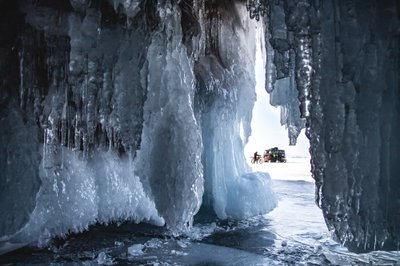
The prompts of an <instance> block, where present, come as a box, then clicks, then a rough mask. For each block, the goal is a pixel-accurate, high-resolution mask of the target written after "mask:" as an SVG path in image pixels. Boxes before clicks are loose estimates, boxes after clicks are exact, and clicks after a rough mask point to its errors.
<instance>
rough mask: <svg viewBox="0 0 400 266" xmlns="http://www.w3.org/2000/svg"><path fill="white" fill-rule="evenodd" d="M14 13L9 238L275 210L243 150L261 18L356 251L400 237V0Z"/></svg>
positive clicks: (323, 187) (342, 233) (94, 5)
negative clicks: (204, 213)
mask: <svg viewBox="0 0 400 266" xmlns="http://www.w3.org/2000/svg"><path fill="white" fill-rule="evenodd" d="M0 15H1V16H0V21H1V23H0V29H1V35H2V38H1V40H0V58H1V59H0V76H1V79H2V82H1V84H0V86H1V88H0V106H1V109H0V119H1V125H0V133H1V138H0V169H1V170H2V174H1V179H0V184H1V185H0V207H1V209H2V210H3V211H2V212H1V214H0V238H1V240H2V241H11V242H12V241H14V242H18V241H20V242H23V241H32V240H43V243H46V240H47V239H49V237H52V236H55V235H63V234H65V233H68V232H71V231H80V230H82V229H84V228H86V227H87V226H88V225H90V224H93V223H95V222H104V223H107V222H111V221H115V220H131V221H134V222H140V221H149V222H153V223H156V224H160V225H161V224H163V223H164V222H165V223H166V225H167V226H168V227H169V228H170V229H171V230H174V231H179V230H182V229H186V228H187V227H190V225H191V223H192V220H193V216H194V215H195V214H196V212H197V211H198V210H199V208H200V206H201V204H203V206H204V207H208V208H210V209H213V210H214V212H215V213H216V214H217V215H218V216H219V217H220V218H245V217H249V216H251V215H255V214H259V213H264V212H267V211H268V210H270V209H271V208H273V206H274V204H275V199H274V197H273V193H272V192H271V190H270V186H269V179H268V176H262V175H260V174H256V173H255V174H249V173H248V172H249V169H248V166H247V165H246V163H245V159H244V156H243V145H244V143H245V142H246V140H247V138H248V136H249V135H250V132H251V130H250V122H251V110H252V106H253V103H254V101H255V92H254V86H255V81H254V63H255V58H254V57H255V49H256V38H255V36H256V31H258V33H257V34H262V31H263V34H264V36H265V42H263V43H265V47H264V49H265V54H266V55H267V57H266V62H265V65H266V81H267V82H266V90H267V91H268V92H269V93H271V104H273V105H275V106H278V105H279V106H281V110H282V115H281V123H282V124H285V125H286V126H287V128H288V133H289V140H290V143H291V144H295V142H296V137H297V135H298V134H299V132H300V130H301V129H302V128H304V127H305V128H306V130H307V135H308V137H309V139H310V144H311V149H310V152H311V156H312V172H313V176H314V178H315V180H316V184H317V191H316V201H317V203H318V205H319V206H320V207H321V208H322V210H323V213H324V217H325V219H326V222H327V225H328V227H329V228H330V230H331V231H332V232H333V234H334V235H335V237H336V238H337V239H338V240H339V241H340V242H342V243H344V244H345V245H347V246H348V247H349V248H351V249H352V250H358V251H365V250H371V249H398V246H399V242H400V227H399V224H400V213H399V209H400V208H399V204H400V203H399V202H400V194H399V192H398V190H397V187H398V186H399V185H400V181H399V180H400V179H399V178H398V174H399V173H400V169H399V164H397V163H396V159H397V158H398V157H399V155H400V154H399V152H400V149H399V148H400V141H399V137H398V136H399V132H400V128H399V121H400V120H399V113H400V111H399V106H400V103H399V99H400V97H399V75H398V74H399V50H400V49H399V34H400V31H399V29H400V26H399V24H400V23H399V4H398V1H396V0H388V1H375V0H363V1H362V0H350V1H329V0H328V1H319V0H278V1H265V0H254V1H253V0H248V1H246V2H245V1H239V0H237V1H234V0H230V1H229V0H226V1H213V0H208V1H197V0H181V1H170V0H166V1H155V0H154V1H141V0H135V1H134V0H124V1H121V0H103V1H101V0H98V1H88V0H62V1H57V2H54V1H48V0H19V1H1V2H0ZM251 18H255V19H251ZM241 131H242V133H243V134H241ZM241 135H242V136H243V138H242V137H241ZM253 202H254V203H257V204H252V203H253ZM250 207H251V208H250ZM7 245H8V246H10V245H12V244H10V243H8V244H7Z"/></svg>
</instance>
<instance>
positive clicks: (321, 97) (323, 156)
mask: <svg viewBox="0 0 400 266" xmlns="http://www.w3.org/2000/svg"><path fill="white" fill-rule="evenodd" d="M273 2H274V3H272V2H270V4H269V5H268V9H269V12H268V14H269V15H268V17H266V18H264V21H265V22H266V23H267V24H268V25H269V27H268V33H267V34H266V36H268V37H267V41H269V45H268V46H267V54H268V55H270V56H271V57H270V59H269V60H268V62H267V72H266V77H267V78H268V79H269V80H270V82H269V84H267V88H266V89H267V90H268V91H269V92H271V91H272V92H271V93H272V95H271V96H272V97H271V98H272V104H279V105H281V106H283V107H282V108H284V110H285V112H284V113H287V115H283V117H284V118H285V120H286V124H287V126H288V127H289V134H290V132H291V130H293V129H294V130H293V133H294V134H293V135H292V136H291V139H292V138H294V137H295V136H296V134H295V133H297V132H298V129H299V125H302V123H299V119H298V118H299V116H298V115H297V114H296V115H295V119H291V118H292V116H291V115H292V114H293V113H297V112H298V111H294V110H292V109H293V108H298V106H300V113H301V117H302V118H304V119H305V120H306V129H307V136H308V138H309V139H310V146H311V148H310V152H311V158H312V160H311V163H312V173H313V177H314V179H315V181H316V185H317V186H316V187H317V190H316V202H317V204H318V205H319V206H320V207H321V208H322V210H323V214H324V217H325V220H326V223H327V225H328V227H329V229H330V230H331V231H332V232H333V235H334V236H335V238H336V239H337V240H339V241H340V242H341V243H343V244H344V245H346V246H347V247H349V248H350V249H351V250H354V251H368V250H373V249H394V250H396V249H397V250H398V248H399V244H400V226H399V225H400V213H399V206H400V194H399V192H398V189H397V188H398V187H399V185H400V178H399V173H400V171H399V170H400V168H399V164H398V163H397V162H396V160H397V158H398V157H399V152H400V149H399V148H400V138H399V136H400V134H399V125H400V124H399V121H400V120H399V114H400V112H399V110H400V109H399V106H400V102H399V99H400V95H399V87H400V86H399V51H400V47H399V34H400V31H399V29H400V23H399V2H398V1H373V0H368V1H360V0H359V1H357V0H352V1H309V0H301V1H273ZM268 69H269V70H268ZM288 85H289V86H288ZM292 85H294V86H295V87H296V89H297V91H298V93H297V95H298V100H299V105H293V104H292V103H293V102H291V101H292V100H290V98H288V97H287V96H288V95H291V94H290V93H292V92H291V91H292V89H290V90H289V88H291V87H292ZM285 88H286V89H285ZM288 91H290V92H288ZM296 118H297V119H296ZM284 122H285V121H284Z"/></svg>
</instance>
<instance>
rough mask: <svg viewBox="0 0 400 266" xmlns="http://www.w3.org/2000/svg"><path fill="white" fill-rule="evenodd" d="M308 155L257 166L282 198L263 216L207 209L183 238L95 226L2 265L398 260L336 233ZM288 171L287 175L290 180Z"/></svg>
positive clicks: (143, 228) (141, 228)
mask: <svg viewBox="0 0 400 266" xmlns="http://www.w3.org/2000/svg"><path fill="white" fill-rule="evenodd" d="M307 162H308V161H307V159H296V160H291V161H290V160H289V161H288V163H286V164H263V165H255V166H253V169H254V170H257V171H267V170H268V171H269V172H270V173H271V176H272V178H273V188H274V190H275V192H276V194H277V198H278V207H277V208H276V209H274V210H273V211H272V212H270V213H268V214H267V215H264V216H258V217H254V218H251V219H248V220H244V221H218V220H217V219H215V218H214V217H212V216H208V215H206V214H204V212H203V213H202V214H200V215H198V216H197V217H196V219H197V220H196V223H195V225H194V228H193V230H192V231H190V232H188V233H187V234H186V235H185V236H180V237H174V236H171V235H169V234H168V233H167V232H166V231H165V230H164V229H163V228H159V227H154V226H149V225H144V224H140V225H132V224H127V223H125V224H122V225H120V226H116V225H109V226H94V227H91V228H90V230H89V231H87V232H85V233H82V234H78V235H72V236H70V237H68V238H67V239H59V240H54V243H53V245H52V246H50V247H49V248H44V249H39V248H36V247H24V248H22V249H19V250H17V251H14V252H12V253H9V254H6V255H4V256H2V257H0V264H2V265H3V264H6V265H7V264H9V265H15V264H16V265H27V264H30V265H43V264H46V265H49V264H51V265H121V264H122V265H400V262H399V261H400V253H399V252H371V253H367V254H354V253H350V252H348V251H347V250H346V249H345V248H343V247H341V246H340V245H339V244H337V243H335V242H334V241H332V240H331V238H330V233H329V232H328V230H327V229H326V226H325V223H324V220H323V217H322V214H321V211H320V210H319V209H318V207H317V206H316V205H315V204H314V183H313V182H312V179H311V177H310V175H309V174H307ZM303 163H305V165H302V164H303ZM301 169H303V170H301ZM304 169H305V170H304ZM284 175H289V176H288V178H287V179H286V180H284V179H285V178H284Z"/></svg>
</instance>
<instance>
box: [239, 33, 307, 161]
mask: <svg viewBox="0 0 400 266" xmlns="http://www.w3.org/2000/svg"><path fill="white" fill-rule="evenodd" d="M258 40H259V38H258ZM258 42H259V41H258ZM264 73H265V71H264V63H263V55H262V53H261V47H260V45H259V46H258V49H257V54H256V63H255V74H256V82H257V84H256V93H257V101H256V103H255V105H254V108H253V119H252V122H251V128H252V134H251V136H250V139H249V142H248V144H247V145H246V146H245V156H246V157H249V156H252V155H253V154H254V152H255V151H258V153H259V154H262V153H263V152H264V150H266V149H269V148H272V147H278V148H280V149H284V150H285V151H286V157H293V156H295V157H297V156H300V157H310V154H309V151H308V150H309V146H310V144H309V140H308V139H307V137H306V136H305V133H304V129H303V130H302V132H301V133H300V135H299V138H298V139H297V144H296V146H289V138H288V133H287V130H286V129H285V126H282V125H281V124H280V107H278V108H277V107H273V106H271V105H270V104H269V94H268V93H267V92H266V90H265V86H264V85H265V74H264Z"/></svg>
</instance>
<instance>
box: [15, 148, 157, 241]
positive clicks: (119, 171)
mask: <svg viewBox="0 0 400 266" xmlns="http://www.w3.org/2000/svg"><path fill="white" fill-rule="evenodd" d="M46 149H47V148H45V150H46ZM60 153H61V154H60V156H61V159H60V165H58V166H55V165H48V164H47V163H48V162H45V161H43V162H42V164H41V166H40V168H39V175H40V178H41V181H42V185H41V187H40V190H39V192H38V194H37V198H36V207H35V209H34V210H33V212H32V214H31V216H30V220H29V222H28V223H27V224H26V225H25V226H24V227H23V228H22V229H21V230H20V231H18V232H17V233H16V234H15V235H14V236H12V237H11V238H10V241H18V242H28V243H29V242H31V241H35V240H37V239H38V240H39V244H41V245H44V244H46V243H47V241H48V240H50V239H51V238H52V237H54V236H63V235H65V234H67V233H70V232H80V231H82V230H83V229H86V228H87V227H88V225H90V224H93V223H95V222H100V223H109V222H112V221H119V220H130V221H133V222H140V221H148V222H151V223H154V224H158V225H163V223H164V220H163V219H162V218H160V217H159V216H158V213H157V210H156V209H155V205H154V203H153V202H152V201H151V200H150V199H149V198H148V197H147V196H146V195H145V193H144V191H143V186H142V184H141V182H140V180H139V178H138V177H137V176H135V175H134V174H133V172H134V169H133V165H132V162H129V160H128V159H127V158H126V159H122V160H121V159H120V158H118V157H117V156H116V155H113V154H111V153H104V154H98V155H96V158H95V160H93V161H92V162H86V161H83V160H81V159H80V158H79V156H78V155H77V154H76V153H75V152H73V151H70V150H68V149H66V148H62V149H61V152H60ZM44 158H45V157H44Z"/></svg>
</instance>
